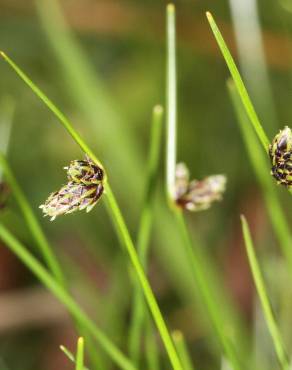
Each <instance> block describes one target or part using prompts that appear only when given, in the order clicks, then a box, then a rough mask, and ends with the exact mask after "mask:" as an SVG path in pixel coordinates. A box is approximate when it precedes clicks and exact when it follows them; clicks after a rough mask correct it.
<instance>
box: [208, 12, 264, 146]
mask: <svg viewBox="0 0 292 370" xmlns="http://www.w3.org/2000/svg"><path fill="white" fill-rule="evenodd" d="M206 15H207V19H208V22H209V24H210V26H211V29H212V31H213V33H214V36H215V38H216V40H217V43H218V45H219V48H220V50H221V52H222V54H223V57H224V59H225V62H226V64H227V66H228V68H229V71H230V73H231V76H232V78H233V81H234V83H235V86H236V88H237V91H238V93H239V96H240V98H241V100H242V104H243V105H244V107H245V109H246V113H247V115H248V117H249V119H250V122H251V123H252V125H253V127H254V129H255V131H256V133H257V135H258V138H259V140H260V142H261V143H262V145H263V147H264V150H265V151H266V152H268V147H269V143H270V142H269V139H268V137H267V135H266V133H265V131H264V129H263V127H262V125H261V123H260V120H259V118H258V116H257V113H256V111H255V109H254V107H253V104H252V102H251V100H250V97H249V95H248V92H247V90H246V88H245V86H244V83H243V80H242V78H241V76H240V73H239V71H238V69H237V67H236V64H235V62H234V59H233V57H232V55H231V53H230V51H229V49H228V47H227V45H226V43H225V41H224V39H223V36H222V34H221V32H220V31H219V29H218V26H217V24H216V22H215V20H214V18H213V16H212V14H211V13H210V12H207V13H206Z"/></svg>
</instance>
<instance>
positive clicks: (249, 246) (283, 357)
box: [241, 216, 289, 370]
mask: <svg viewBox="0 0 292 370" xmlns="http://www.w3.org/2000/svg"><path fill="white" fill-rule="evenodd" d="M241 222H242V232H243V237H244V242H245V248H246V253H247V256H248V261H249V265H250V269H251V272H252V275H253V279H254V283H255V286H256V289H257V292H258V295H259V298H260V302H261V305H262V308H263V312H264V315H265V319H266V323H267V326H268V329H269V331H270V334H271V337H272V340H273V343H274V347H275V351H276V354H277V356H278V360H279V363H280V365H281V368H282V370H288V369H289V360H288V357H287V354H286V351H285V346H284V342H283V340H282V337H281V334H280V331H279V329H278V326H277V324H276V320H275V317H274V314H273V311H272V307H271V304H270V301H269V298H268V294H267V290H266V287H265V283H264V279H263V276H262V273H261V270H260V267H259V264H258V261H257V257H256V254H255V250H254V245H253V241H252V238H251V235H250V230H249V227H248V223H247V221H246V219H245V217H244V216H241Z"/></svg>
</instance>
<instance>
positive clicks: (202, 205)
mask: <svg viewBox="0 0 292 370" xmlns="http://www.w3.org/2000/svg"><path fill="white" fill-rule="evenodd" d="M189 178H190V176H189V170H188V168H187V167H186V165H185V164H184V163H178V164H177V166H176V181H175V201H176V204H177V205H178V206H179V207H181V208H183V209H187V210H189V211H202V210H205V209H208V208H210V206H211V204H212V203H213V202H214V201H219V200H221V199H222V194H223V192H224V191H225V188H226V177H225V176H223V175H213V176H208V177H206V178H205V179H203V180H200V181H198V180H193V181H189Z"/></svg>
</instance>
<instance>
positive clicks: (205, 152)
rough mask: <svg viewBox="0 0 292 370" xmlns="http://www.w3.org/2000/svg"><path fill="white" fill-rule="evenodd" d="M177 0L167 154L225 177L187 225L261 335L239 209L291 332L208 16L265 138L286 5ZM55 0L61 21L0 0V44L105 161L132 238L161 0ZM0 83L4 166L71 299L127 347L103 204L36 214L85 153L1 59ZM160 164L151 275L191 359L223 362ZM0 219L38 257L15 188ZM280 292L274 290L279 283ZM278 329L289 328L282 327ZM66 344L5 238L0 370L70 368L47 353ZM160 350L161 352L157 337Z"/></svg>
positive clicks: (274, 251) (123, 264) (280, 97)
mask: <svg viewBox="0 0 292 370" xmlns="http://www.w3.org/2000/svg"><path fill="white" fill-rule="evenodd" d="M175 4H176V8H177V46H178V48H177V64H178V65H177V67H178V91H177V94H178V124H179V127H178V159H179V160H180V161H184V162H186V163H187V165H188V167H189V168H190V171H191V174H192V178H198V179H200V178H203V177H205V176H207V175H209V174H215V173H223V174H226V176H227V177H228V188H227V192H226V194H225V196H224V200H223V201H222V203H220V204H219V203H218V204H215V205H214V206H213V207H212V208H211V209H210V210H207V211H205V212H202V213H198V214H190V215H188V222H189V226H190V228H191V230H192V232H193V234H194V237H195V238H196V243H197V246H198V247H199V248H203V249H204V250H205V251H206V253H208V254H209V255H210V256H211V258H212V260H213V261H214V262H215V264H216V266H217V268H218V270H219V272H220V276H221V278H222V280H223V282H224V285H225V286H226V288H227V290H228V292H229V293H230V296H231V297H232V299H233V300H234V302H235V305H236V306H237V307H238V310H239V312H240V313H241V314H242V316H243V319H244V323H245V325H246V327H247V328H248V330H249V331H250V332H256V333H258V332H259V333H262V332H264V336H267V337H268V335H267V334H266V332H265V331H266V329H265V328H261V327H257V323H258V322H260V319H258V320H256V319H255V317H256V318H257V314H256V313H255V312H256V310H255V309H254V307H255V302H254V299H253V297H254V294H253V285H252V283H251V278H250V273H249V267H248V265H247V262H246V257H245V252H244V248H243V244H242V236H241V230H240V222H239V215H240V213H244V214H245V215H246V216H247V218H248V220H249V223H250V225H251V228H252V232H253V235H254V238H255V242H256V245H257V247H259V254H260V255H261V256H262V257H263V264H264V267H265V271H266V276H267V279H268V280H269V282H270V290H271V291H270V293H271V294H272V297H275V299H277V302H281V299H282V298H283V297H285V304H284V305H282V306H281V315H282V316H281V317H284V318H285V327H286V329H287V327H289V324H292V319H291V317H289V314H288V313H289V312H291V311H290V309H291V308H292V307H291V301H292V294H291V289H290V291H289V284H287V276H286V273H285V271H286V270H285V266H283V264H282V257H281V256H280V253H279V249H278V243H277V241H276V239H275V237H274V234H273V232H272V230H271V226H270V223H269V219H268V217H267V214H266V209H265V206H264V203H263V199H262V195H261V191H260V189H259V187H258V185H257V181H256V177H255V175H254V172H253V169H252V167H251V165H250V164H249V161H248V157H247V155H246V150H245V147H244V144H243V141H242V138H241V136H240V131H239V129H238V125H237V122H236V117H235V115H234V112H233V109H232V105H231V103H230V99H229V97H228V93H227V91H226V79H227V78H228V76H229V73H228V71H227V68H226V66H225V63H224V61H223V58H222V57H221V55H220V53H219V50H218V48H217V45H216V43H215V41H214V39H213V36H212V34H211V31H210V29H209V27H208V24H207V21H206V18H205V11H206V10H210V11H211V12H212V13H213V15H214V16H215V17H216V20H217V21H218V24H219V26H220V28H221V30H222V32H223V34H224V37H225V38H226V40H227V42H228V44H229V46H230V47H231V50H232V53H233V54H234V55H235V56H236V60H237V61H238V62H239V64H240V67H241V71H242V73H243V76H244V78H245V82H246V85H247V87H248V90H249V92H250V95H251V97H252V100H253V102H254V104H255V107H256V110H257V112H258V114H259V116H260V118H261V119H262V122H263V124H264V127H265V129H266V131H267V133H268V135H269V137H270V138H272V137H273V136H274V135H275V134H276V133H277V132H278V130H279V129H280V128H282V127H283V126H284V125H287V124H288V125H289V123H290V122H291V99H292V84H291V50H292V49H291V45H292V44H291V33H292V6H291V3H290V1H288V0H277V1H275V0H260V1H255V0H248V1H246V0H245V1H243V0H230V1H228V0H221V1H218V0H217V1H215V0H193V1H189V0H184V1H183V0H182V1H177V2H175ZM59 5H61V9H62V13H63V16H64V18H65V20H66V22H67V24H68V28H67V27H66V26H65V24H64V23H63V21H64V19H62V15H61V14H62V13H60V12H59V10H60V9H58V6H57V3H55V1H51V0H39V1H36V2H33V1H30V0H29V1H28V0H27V1H25V2H24V1H20V0H0V49H2V50H4V51H5V52H6V53H7V54H8V55H10V56H11V57H12V58H13V59H14V60H15V61H16V62H17V63H18V64H19V65H20V66H21V67H22V68H23V69H24V70H25V71H26V72H27V73H28V75H29V76H31V78H32V79H33V80H34V81H35V82H36V83H37V84H38V85H39V86H40V87H41V88H42V89H43V90H44V91H45V92H46V94H48V96H49V97H51V98H52V100H53V101H54V102H56V103H57V105H58V106H59V107H61V108H62V110H63V111H64V112H65V113H66V114H67V115H68V116H69V117H70V118H71V120H72V121H73V122H74V125H75V127H76V128H77V129H78V131H79V132H80V133H81V135H82V136H83V137H84V138H85V139H86V140H87V141H88V142H89V144H90V145H91V146H92V147H93V149H94V150H95V152H96V153H97V155H98V156H100V158H101V159H102V160H103V161H104V163H105V164H106V167H107V169H108V172H109V177H110V179H111V182H112V186H113V188H114V190H115V192H116V194H117V196H118V199H119V203H120V205H121V208H122V211H123V214H124V216H125V218H126V221H127V223H128V225H129V228H130V231H131V233H132V235H133V238H134V240H135V238H136V232H137V225H138V220H139V215H140V210H141V202H142V199H143V189H144V183H145V177H144V175H145V163H146V158H147V150H148V146H149V132H150V131H149V130H150V122H151V111H152V108H153V106H154V105H155V104H157V103H161V104H162V105H164V103H165V5H166V2H164V1H154V0H152V1H151V0H148V1H147V0H144V1H142V0H140V1H122V0H108V1H106V0H105V1H99V0H64V1H61V2H60V4H59ZM0 81H1V83H0V107H1V106H2V107H4V105H5V104H4V103H5V101H6V99H7V97H8V98H9V99H11V100H12V101H13V103H14V106H15V112H14V118H13V127H12V134H11V141H10V146H9V153H8V158H9V161H10V163H11V165H12V168H13V169H14V172H15V174H16V176H17V178H18V180H19V182H20V184H21V186H22V187H23V190H24V192H25V194H26V195H27V197H28V199H29V201H30V204H31V205H32V206H33V208H34V209H35V210H36V212H37V215H38V217H39V219H40V220H41V223H42V225H43V227H44V228H45V230H46V233H47V235H48V237H49V239H50V241H51V242H52V244H53V245H54V247H55V250H56V252H57V254H58V256H59V257H60V258H61V260H62V265H63V266H64V269H65V271H66V274H67V275H68V276H69V277H70V281H71V285H72V288H73V291H74V292H75V294H76V297H77V298H78V300H79V301H80V302H81V303H82V305H83V306H84V307H85V308H86V309H87V310H88V312H89V313H90V315H91V316H92V317H94V318H95V319H96V321H97V322H98V323H99V325H100V326H101V327H102V328H103V329H104V330H105V331H106V332H107V333H108V334H109V336H110V337H111V338H112V339H113V340H114V341H115V342H116V343H117V344H118V345H119V346H120V347H121V348H122V349H126V341H127V339H126V337H127V327H128V324H129V317H130V314H131V312H130V302H131V288H132V285H131V281H130V277H129V268H128V263H127V261H126V257H125V256H124V253H123V252H122V251H121V249H120V247H119V245H118V241H117V239H116V236H115V234H114V231H113V229H112V226H111V223H110V220H109V218H108V215H107V214H106V212H105V208H104V207H103V205H102V204H99V205H98V206H97V207H96V208H95V209H94V210H93V211H92V212H91V213H90V214H89V215H87V214H85V213H79V214H76V215H73V216H72V215H69V216H66V217H60V218H59V219H57V220H56V221H55V222H53V223H50V222H49V220H48V219H43V218H42V215H41V211H40V210H39V209H38V206H39V205H40V204H41V203H42V202H44V200H45V199H46V197H47V195H48V194H49V193H50V192H52V191H54V190H57V189H58V188H59V187H60V185H61V184H63V183H64V182H65V172H64V170H63V169H62V168H63V167H64V166H65V165H67V164H68V163H69V161H70V160H72V159H77V158H81V157H82V153H81V152H80V150H79V148H78V147H77V146H76V145H75V144H74V143H73V141H72V140H71V138H70V137H69V136H68V134H67V133H66V132H65V131H64V129H63V128H62V127H61V126H60V125H58V123H57V122H56V118H55V117H54V116H53V115H52V114H51V113H50V112H49V111H48V110H47V108H46V107H44V105H43V104H42V103H41V102H40V101H39V100H38V99H37V98H36V97H35V96H34V95H33V94H32V92H31V91H30V90H29V89H28V88H27V87H26V86H25V85H24V84H23V83H22V82H21V81H20V80H19V79H18V77H17V76H16V75H15V74H14V73H13V72H12V71H11V70H10V69H9V68H8V66H7V65H6V64H5V63H4V62H0ZM2 103H3V104H2ZM0 115H1V111H0ZM162 153H164V144H163V148H162ZM160 166H161V176H160V177H161V181H160V184H159V189H158V192H157V201H156V212H155V222H154V224H155V227H154V233H153V236H152V239H151V259H150V266H149V270H150V272H149V276H150V280H151V283H152V286H153V289H154V291H155V293H156V296H157V297H158V300H159V303H160V306H161V308H162V311H163V313H164V316H165V317H166V320H167V322H168V324H169V327H170V328H172V329H180V330H182V331H183V332H184V334H185V336H186V339H187V342H188V346H189V349H190V352H191V354H192V356H193V357H194V359H195V361H196V362H197V363H198V364H200V368H202V369H209V368H213V369H214V368H219V362H218V361H219V360H218V356H216V355H214V353H213V350H212V349H211V347H212V346H211V345H210V341H211V342H212V338H211V340H210V335H209V332H208V329H207V325H205V323H204V321H205V319H204V317H202V314H201V313H200V310H197V308H196V307H197V306H198V302H197V299H196V292H195V291H194V290H193V288H190V285H189V278H190V271H189V269H188V268H187V263H186V262H187V261H186V257H185V256H184V254H183V252H182V250H181V248H180V240H179V237H178V234H177V231H176V230H175V227H174V226H173V219H172V218H173V217H172V215H171V214H170V212H169V211H168V210H167V205H166V201H165V196H164V184H163V180H164V159H163V158H161V163H160ZM271 181H272V179H271ZM278 192H279V194H280V197H281V198H282V201H283V204H285V206H286V207H285V211H286V216H287V219H288V222H290V223H291V220H292V218H291V217H292V215H291V207H289V204H288V202H289V201H291V200H290V198H289V197H291V196H289V194H287V193H286V192H285V190H284V189H281V188H280V187H279V188H278ZM101 203H102V202H101ZM0 217H1V220H3V221H4V222H5V223H6V224H7V225H8V226H9V228H10V230H11V231H12V232H13V233H14V234H15V235H16V236H17V237H18V238H19V239H20V240H21V241H22V242H23V243H25V244H26V245H27V246H29V247H30V248H31V250H34V241H33V240H32V238H31V236H30V233H29V232H28V230H27V228H26V225H25V224H24V222H23V219H22V217H21V215H20V212H19V210H18V207H17V205H16V204H15V201H14V200H13V197H11V198H10V199H9V202H8V205H7V207H6V209H5V210H3V211H1V216H0ZM291 247H292V246H291ZM275 276H277V279H274V277H275ZM283 286H284V287H285V289H278V288H279V287H283ZM273 292H275V293H273ZM273 294H274V295H273ZM259 326H261V325H259ZM285 335H286V336H287V338H288V337H289V333H286V334H285ZM290 335H291V334H290ZM255 338H256V340H255V342H257V338H258V337H257V336H255ZM265 340H266V341H267V343H260V344H258V346H259V347H263V348H261V350H260V352H261V354H266V355H267V357H268V358H269V356H271V354H270V348H271V347H270V346H271V344H270V342H269V338H267V339H265ZM75 341H76V333H75V332H74V329H73V326H72V323H71V321H70V318H69V316H68V315H67V313H66V312H65V310H64V309H63V308H62V307H61V306H60V305H59V304H58V303H57V302H56V301H55V299H54V298H53V297H52V296H51V295H50V294H49V293H47V291H46V290H45V289H44V288H43V287H41V286H40V285H39V284H38V282H37V281H36V280H35V278H34V277H33V276H32V275H31V274H30V273H29V272H28V271H27V270H26V269H25V268H24V267H23V266H22V265H21V264H20V262H18V260H17V259H16V258H15V257H14V256H13V255H12V254H10V252H8V251H7V249H6V248H5V246H1V248H0V369H3V370H4V369H7V370H34V369H42V370H53V369H63V370H65V369H71V368H72V364H70V363H69V362H68V361H67V359H66V358H65V357H64V356H63V354H62V353H61V352H60V351H59V349H58V346H59V344H66V345H67V346H68V347H70V348H74V347H75ZM287 341H288V339H287ZM157 346H159V347H160V348H161V352H162V357H163V356H164V355H163V353H164V352H163V349H162V346H161V344H160V341H159V340H157ZM166 363H167V362H166ZM165 366H166V367H165V368H167V365H165Z"/></svg>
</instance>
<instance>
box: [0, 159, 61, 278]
mask: <svg viewBox="0 0 292 370" xmlns="http://www.w3.org/2000/svg"><path fill="white" fill-rule="evenodd" d="M0 167H1V169H2V170H3V172H4V175H5V178H6V180H7V182H8V183H9V185H10V187H11V189H12V192H13V194H14V196H15V198H16V201H17V203H18V205H19V207H20V209H21V212H22V214H23V217H24V219H25V221H26V224H27V226H28V228H29V229H30V232H31V234H32V235H33V237H34V239H35V240H36V242H37V245H38V248H39V250H40V252H41V255H42V257H43V258H44V260H45V261H46V263H47V265H48V267H49V269H50V270H51V271H52V273H53V274H54V275H55V277H56V278H57V280H58V281H59V282H60V283H62V285H64V276H63V272H62V270H61V267H60V265H59V263H58V260H57V258H56V256H55V254H54V252H53V250H52V248H51V247H50V245H49V243H48V241H47V239H46V237H45V235H44V233H43V231H42V228H41V226H40V224H39V222H38V220H37V218H36V217H35V215H34V212H33V210H32V209H31V207H30V204H29V203H28V201H27V199H26V197H25V195H24V193H23V192H22V190H21V188H20V186H19V184H18V182H17V180H16V178H15V176H14V174H13V172H12V171H11V168H10V166H9V164H8V162H7V160H6V158H5V157H4V155H2V154H1V153H0Z"/></svg>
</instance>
